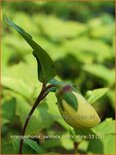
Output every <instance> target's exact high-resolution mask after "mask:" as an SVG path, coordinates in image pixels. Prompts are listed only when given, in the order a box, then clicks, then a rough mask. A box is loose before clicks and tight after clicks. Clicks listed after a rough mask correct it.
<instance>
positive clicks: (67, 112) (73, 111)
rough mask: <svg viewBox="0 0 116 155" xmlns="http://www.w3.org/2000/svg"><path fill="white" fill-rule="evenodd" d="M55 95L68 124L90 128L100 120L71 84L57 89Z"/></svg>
mask: <svg viewBox="0 0 116 155" xmlns="http://www.w3.org/2000/svg"><path fill="white" fill-rule="evenodd" d="M56 96H57V99H58V108H59V111H60V113H61V115H62V117H63V118H64V120H65V121H66V122H67V123H68V124H69V125H70V126H72V127H74V128H92V127H94V126H96V125H97V124H98V123H99V122H100V117H99V116H98V114H97V112H96V111H95V109H94V108H93V107H92V105H91V104H89V103H88V102H87V101H86V99H85V98H84V97H83V96H82V95H81V94H79V93H78V92H76V91H75V90H73V89H72V88H71V86H69V85H67V86H64V87H63V88H62V89H60V90H57V92H56ZM74 99H75V100H74ZM74 105H75V106H74ZM75 107H76V108H75Z"/></svg>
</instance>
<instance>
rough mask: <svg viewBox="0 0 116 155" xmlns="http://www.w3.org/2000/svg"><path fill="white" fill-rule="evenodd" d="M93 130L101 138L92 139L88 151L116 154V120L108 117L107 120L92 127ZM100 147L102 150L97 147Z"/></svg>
mask: <svg viewBox="0 0 116 155" xmlns="http://www.w3.org/2000/svg"><path fill="white" fill-rule="evenodd" d="M92 131H93V132H94V133H96V134H97V135H99V136H100V137H101V138H99V139H92V140H91V141H90V144H89V147H88V151H89V152H91V153H104V154H115V120H112V118H107V119H106V120H105V121H103V122H102V123H100V124H99V125H97V126H96V127H94V128H92ZM109 142H110V143H109ZM99 146H100V147H99ZM98 147H99V148H100V150H99V149H97V148H98Z"/></svg>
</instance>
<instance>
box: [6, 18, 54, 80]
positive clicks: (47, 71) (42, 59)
mask: <svg viewBox="0 0 116 155" xmlns="http://www.w3.org/2000/svg"><path fill="white" fill-rule="evenodd" d="M3 19H4V21H5V22H6V23H7V24H8V25H9V26H11V27H12V28H14V29H15V30H16V31H17V32H18V33H19V34H20V35H21V36H22V37H23V38H24V39H25V40H26V42H27V43H28V44H29V45H30V46H31V48H32V49H33V50H34V52H33V55H34V56H35V57H36V60H37V63H38V79H39V81H41V82H43V83H47V82H48V81H49V80H51V79H52V78H54V77H55V75H56V71H55V66H54V63H53V61H52V59H51V58H50V57H49V55H48V54H47V53H46V52H45V51H44V49H42V48H41V47H40V46H39V45H38V44H37V43H36V42H35V41H33V40H32V37H31V35H30V34H28V33H27V32H25V31H24V30H23V29H22V28H20V27H19V26H17V25H16V24H14V23H13V22H12V21H11V20H10V19H8V18H7V16H5V15H4V16H3Z"/></svg>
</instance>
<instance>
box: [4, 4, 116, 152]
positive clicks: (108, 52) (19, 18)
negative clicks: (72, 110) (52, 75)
mask: <svg viewBox="0 0 116 155" xmlns="http://www.w3.org/2000/svg"><path fill="white" fill-rule="evenodd" d="M2 7H3V9H4V10H5V11H6V12H7V14H8V16H9V17H10V18H11V20H12V21H13V22H14V23H16V24H17V25H19V26H20V27H22V28H24V29H25V30H26V31H27V32H29V33H30V34H31V35H32V36H33V38H34V40H35V41H36V42H37V43H38V44H39V45H41V47H43V48H44V49H45V50H46V51H47V52H48V54H49V55H50V56H51V58H52V59H53V60H54V62H55V66H56V69H57V74H58V76H57V78H58V79H60V80H64V81H68V82H71V83H72V84H75V85H77V87H78V88H79V89H80V91H81V92H82V94H83V95H84V96H85V97H86V98H87V99H88V101H90V102H91V103H92V102H95V101H96V99H95V98H99V97H100V96H102V95H103V94H104V93H105V91H106V89H105V87H106V88H109V90H108V91H107V94H105V95H104V96H103V97H102V98H100V99H99V100H97V101H96V102H95V103H94V104H93V106H94V107H95V109H96V111H97V112H98V114H99V116H100V117H101V119H102V123H101V124H99V125H98V126H96V127H94V128H92V129H91V130H89V131H82V130H75V129H73V128H71V127H70V126H69V125H68V124H67V123H65V121H64V120H63V118H60V113H59V110H58V108H57V105H56V102H57V101H56V98H55V96H54V94H52V93H50V94H49V95H48V97H47V98H46V99H45V100H44V101H43V102H42V103H41V104H40V105H39V106H38V108H37V109H36V111H35V112H34V114H33V116H32V118H31V120H30V123H29V126H28V128H27V131H26V134H28V135H38V136H39V135H41V136H46V138H45V139H36V138H35V139H26V140H25V144H24V153H33V154H34V153H35V154H39V153H57V154H58V153H80V154H82V153H84V154H89V153H93V154H94V153H95V154H114V152H115V150H114V148H115V147H114V143H115V142H114V134H115V129H114V112H115V110H114V108H115V105H114V83H115V81H114V61H115V60H114V2H108V1H107V2H46V1H40V2H36V1H35V2H2ZM2 27H3V30H2V88H3V89H2V153H12V154H13V153H18V140H17V139H16V138H15V139H13V138H11V135H19V134H20V132H21V128H22V125H23V124H24V120H25V118H26V116H27V114H28V112H29V110H30V109H31V107H32V105H33V103H34V101H35V99H36V97H37V95H38V92H39V90H40V88H41V83H39V82H38V79H37V64H36V61H35V58H34V57H33V56H32V50H31V48H30V47H29V46H28V44H26V42H25V41H24V40H23V39H22V38H21V37H20V36H19V35H18V34H17V33H16V32H15V31H14V30H13V29H9V28H8V26H7V25H6V24H5V23H3V25H2ZM98 88H104V89H100V90H98V91H97V93H96V91H95V90H94V89H98ZM92 90H94V91H92ZM91 95H93V98H92V97H91ZM53 116H54V117H53ZM55 116H59V117H55ZM47 135H52V136H54V137H55V136H56V135H60V138H51V139H48V138H47ZM71 135H73V136H74V137H75V136H81V135H82V136H83V135H86V136H88V137H89V138H88V139H86V138H83V139H82V138H74V139H71V138H68V139H66V138H63V137H64V136H71ZM96 135H100V136H101V137H102V136H103V137H102V138H95V137H96ZM92 137H93V138H92ZM75 146H76V147H75Z"/></svg>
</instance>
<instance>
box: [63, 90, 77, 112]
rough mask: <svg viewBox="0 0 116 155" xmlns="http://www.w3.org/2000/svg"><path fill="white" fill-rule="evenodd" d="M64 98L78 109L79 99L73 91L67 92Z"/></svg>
mask: <svg viewBox="0 0 116 155" xmlns="http://www.w3.org/2000/svg"><path fill="white" fill-rule="evenodd" d="M62 98H63V99H64V100H65V101H66V102H67V103H68V104H69V105H70V106H71V107H72V108H73V109H74V110H76V111H77V108H78V101H77V98H76V96H75V95H74V94H73V93H72V92H65V93H64V94H63V96H62Z"/></svg>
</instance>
